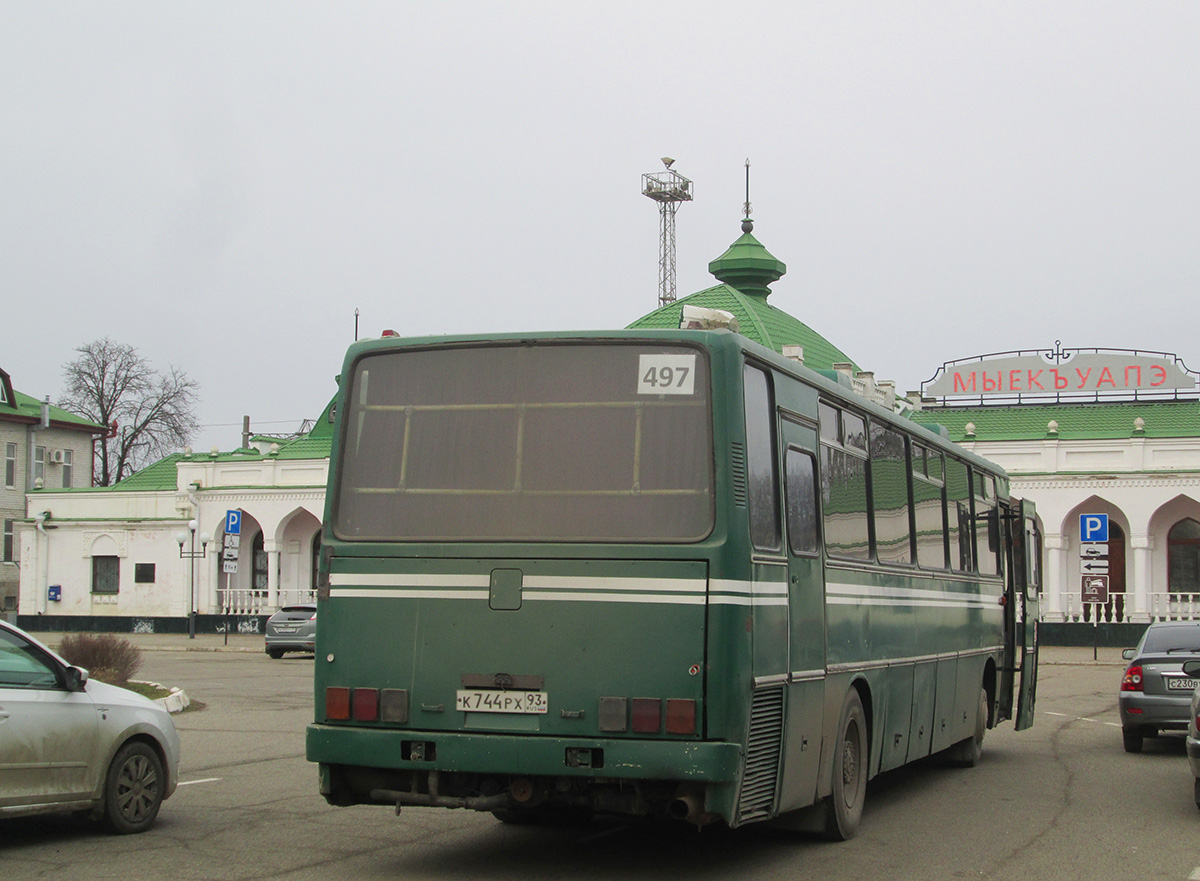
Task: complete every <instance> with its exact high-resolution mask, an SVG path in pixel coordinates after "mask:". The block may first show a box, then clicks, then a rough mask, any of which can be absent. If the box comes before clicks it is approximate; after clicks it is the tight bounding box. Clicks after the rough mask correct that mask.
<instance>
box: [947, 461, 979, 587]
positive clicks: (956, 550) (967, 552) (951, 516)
mask: <svg viewBox="0 0 1200 881" xmlns="http://www.w3.org/2000/svg"><path fill="white" fill-rule="evenodd" d="M946 513H947V518H946V519H947V521H948V522H947V524H946V526H947V529H948V531H949V534H950V567H951V568H952V569H953V570H954V571H955V572H973V571H974V569H975V566H974V562H973V561H972V559H971V533H972V529H971V482H970V476H969V474H968V472H967V466H966V464H965V463H963V462H960V461H958V460H957V459H952V458H950V457H949V456H947V457H946Z"/></svg>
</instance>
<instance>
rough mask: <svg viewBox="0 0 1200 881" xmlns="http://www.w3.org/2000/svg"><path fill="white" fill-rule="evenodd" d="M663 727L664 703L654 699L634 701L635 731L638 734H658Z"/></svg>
mask: <svg viewBox="0 0 1200 881" xmlns="http://www.w3.org/2000/svg"><path fill="white" fill-rule="evenodd" d="M661 727H662V701H660V700H659V699H658V698H653V697H635V698H634V699H633V730H634V731H635V732H636V733H638V734H658V731H659V729H660V728H661Z"/></svg>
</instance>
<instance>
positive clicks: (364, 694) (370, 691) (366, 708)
mask: <svg viewBox="0 0 1200 881" xmlns="http://www.w3.org/2000/svg"><path fill="white" fill-rule="evenodd" d="M378 718H379V689H378V688H356V689H354V721H355V722H374V721H375V720H377V719H378Z"/></svg>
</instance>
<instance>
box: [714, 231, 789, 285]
mask: <svg viewBox="0 0 1200 881" xmlns="http://www.w3.org/2000/svg"><path fill="white" fill-rule="evenodd" d="M753 229H754V221H752V220H750V219H749V218H747V219H746V220H743V221H742V237H741V238H740V239H738V240H737V241H736V242H734V243H733V244H732V245H730V246H729V248H728V249H727V250H726V251H725V253H724V254H722V255H721V256H720V257H718V258H717V259H716V260H713V261H712V262H711V263H709V264H708V271H709V272H711V273H712V274H713V275H714V276H716V278H717V281H723V282H725V284H727V285H730V286H731V287H735V288H737V289H738V290H739V291H741V292H742V293H743V294H746V295H747V296H750V297H762V298H763V299H764V300H765V299H766V298H767V296H768V295H769V294H770V293H771V290H770V288H769V287H768V285H770V284H771V283H772V282H776V281H779V279H780V278H782V277H783V274H784V273H785V272H787V266H786V265H785V264H784V262H783V261H782V260H777V259H775V255H774V254H772V253H771V252H770V251H768V250H767V249H766V248H764V247H763V244H762V242H760V241H759V240H758V239H756V238H755V237H754V234H753V233H752V232H751V230H753Z"/></svg>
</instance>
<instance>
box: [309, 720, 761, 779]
mask: <svg viewBox="0 0 1200 881" xmlns="http://www.w3.org/2000/svg"><path fill="white" fill-rule="evenodd" d="M414 746H415V751H414ZM305 747H306V749H305V752H306V756H307V758H308V760H309V761H310V762H317V763H320V764H322V765H345V766H357V767H371V768H380V769H383V768H387V769H394V770H410V771H435V770H436V771H441V772H463V773H473V774H498V775H504V776H509V777H511V776H546V777H560V776H567V777H571V776H579V777H590V778H598V777H599V778H612V779H636V780H676V781H681V782H683V781H688V782H692V781H694V782H698V783H732V782H733V781H734V780H736V779H737V776H738V771H739V769H740V767H741V761H742V750H741V746H740V745H739V744H736V743H715V742H698V741H679V740H632V739H630V740H624V739H621V740H618V739H615V738H574V737H572V738H565V737H529V736H528V735H525V736H511V735H503V734H486V735H485V734H463V733H457V732H445V731H411V730H398V729H383V728H361V727H348V726H339V725H322V724H312V725H309V726H308V730H307V732H306V738H305ZM418 756H419V757H420V758H418Z"/></svg>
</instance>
